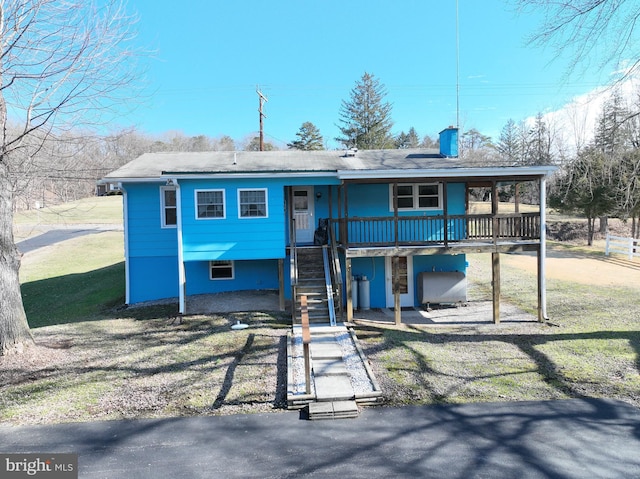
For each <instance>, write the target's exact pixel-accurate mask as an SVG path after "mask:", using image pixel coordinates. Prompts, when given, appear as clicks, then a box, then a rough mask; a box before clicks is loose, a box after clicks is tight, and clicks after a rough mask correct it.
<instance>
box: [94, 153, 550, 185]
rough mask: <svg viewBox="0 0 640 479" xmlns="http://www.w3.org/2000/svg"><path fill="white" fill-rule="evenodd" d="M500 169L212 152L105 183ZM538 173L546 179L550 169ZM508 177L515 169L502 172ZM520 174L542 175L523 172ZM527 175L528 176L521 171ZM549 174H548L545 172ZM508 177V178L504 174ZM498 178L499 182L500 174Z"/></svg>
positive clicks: (428, 160)
mask: <svg viewBox="0 0 640 479" xmlns="http://www.w3.org/2000/svg"><path fill="white" fill-rule="evenodd" d="M503 168H504V167H501V166H494V167H486V166H484V167H481V166H478V165H477V164H474V163H473V162H469V161H463V160H461V159H459V158H446V157H443V156H442V155H440V153H439V152H438V150H433V149H414V150H360V151H358V152H357V153H355V155H347V154H346V152H345V151H344V150H342V151H340V150H323V151H299V150H283V151H262V152H260V151H237V152H233V151H212V152H197V153H195V152H194V153H189V152H163V153H145V154H144V155H142V156H140V157H138V158H136V159H135V160H133V161H131V162H129V163H127V164H126V165H124V166H122V167H121V168H119V169H117V170H115V171H113V172H111V173H109V174H108V175H107V176H106V177H105V178H104V180H106V181H125V182H126V181H136V180H146V179H158V178H162V177H167V176H188V175H198V174H200V175H233V174H244V175H246V174H257V175H264V174H269V173H272V174H291V175H295V174H309V173H313V172H317V173H327V174H333V175H336V174H338V172H340V173H341V176H344V175H348V176H349V177H352V178H353V177H354V176H359V175H360V174H362V176H363V177H366V176H369V175H370V174H371V173H372V172H377V173H376V174H378V175H382V176H386V175H387V174H389V175H392V172H395V173H398V174H400V175H401V174H402V172H405V174H409V173H410V172H415V171H416V170H421V171H430V172H433V171H435V170H438V171H440V173H441V174H442V175H443V176H450V175H451V176H456V173H454V171H455V170H458V172H459V173H461V172H462V171H466V172H469V171H473V172H477V173H479V174H480V176H488V175H489V174H490V173H491V172H495V171H497V170H502V169H503ZM544 168H546V169H545V170H544V171H542V174H547V173H548V172H547V170H548V169H549V167H544ZM506 169H507V170H509V171H510V174H513V173H514V171H513V170H514V168H509V167H508V168H506ZM517 170H519V173H525V172H526V173H527V174H532V173H533V174H540V172H538V171H536V172H532V171H529V169H526V168H524V169H523V168H517ZM525 170H526V171H525ZM549 171H551V170H549ZM505 173H506V172H505ZM491 174H493V173H491ZM499 176H502V175H501V174H500V175H499Z"/></svg>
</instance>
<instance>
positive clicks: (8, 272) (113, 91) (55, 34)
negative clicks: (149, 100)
mask: <svg viewBox="0 0 640 479" xmlns="http://www.w3.org/2000/svg"><path fill="white" fill-rule="evenodd" d="M134 20H135V19H134V18H132V17H131V16H129V15H128V14H127V13H126V12H125V10H124V8H123V6H122V5H121V4H120V3H119V2H118V1H117V0H104V1H95V2H94V1H87V0H5V1H0V354H6V353H9V352H12V351H21V350H22V348H23V347H24V346H28V345H29V344H31V343H32V342H33V339H32V337H31V333H30V331H29V326H28V323H27V318H26V315H25V312H24V307H23V304H22V297H21V294H20V283H19V278H18V271H19V268H20V254H19V251H18V249H17V247H16V245H15V241H14V237H13V229H12V226H13V203H14V198H15V196H14V194H15V188H16V185H17V182H16V176H15V175H14V170H13V168H12V167H13V166H14V165H15V164H16V162H14V161H12V160H11V159H12V158H13V157H15V156H17V155H19V156H20V157H21V158H22V159H24V160H25V161H27V162H29V160H31V159H33V158H35V157H36V155H37V154H38V152H39V151H41V150H42V148H43V147H44V145H45V143H46V140H47V139H48V138H50V137H51V136H52V135H61V134H62V133H63V132H65V131H67V132H68V131H71V130H73V129H77V128H78V127H79V126H80V125H85V126H86V125H94V126H95V125H97V124H100V123H103V122H106V121H108V119H109V118H111V117H112V115H114V114H116V113H117V108H118V105H122V103H121V100H123V99H124V97H125V96H129V97H133V95H134V94H131V92H128V91H127V89H126V88H124V87H130V86H132V85H134V84H135V83H134V79H135V78H136V76H137V74H139V73H140V72H136V71H135V69H134V63H133V59H134V58H135V57H136V56H137V55H136V54H135V52H133V51H132V50H130V49H129V48H128V45H129V44H130V43H131V42H130V40H132V38H133V34H132V32H131V30H130V28H131V25H133V24H134V23H135V22H134ZM49 166H50V167H53V166H54V165H49ZM23 168H24V166H23Z"/></svg>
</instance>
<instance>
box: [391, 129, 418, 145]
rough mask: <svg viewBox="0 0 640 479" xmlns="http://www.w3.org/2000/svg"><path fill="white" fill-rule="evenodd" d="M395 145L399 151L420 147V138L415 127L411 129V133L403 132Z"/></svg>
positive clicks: (397, 137)
mask: <svg viewBox="0 0 640 479" xmlns="http://www.w3.org/2000/svg"><path fill="white" fill-rule="evenodd" d="M395 145H396V148H398V149H399V150H406V149H408V148H418V147H420V138H418V134H417V133H416V129H415V128H414V127H411V128H409V133H405V132H404V131H401V132H400V134H399V135H398V136H396V139H395Z"/></svg>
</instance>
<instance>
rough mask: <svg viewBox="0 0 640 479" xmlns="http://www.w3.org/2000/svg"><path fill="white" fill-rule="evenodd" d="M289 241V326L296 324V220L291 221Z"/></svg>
mask: <svg viewBox="0 0 640 479" xmlns="http://www.w3.org/2000/svg"><path fill="white" fill-rule="evenodd" d="M290 236H291V241H290V243H291V244H290V250H289V251H290V252H289V276H290V279H291V324H295V323H296V298H297V297H298V296H297V287H298V249H297V247H296V220H295V219H292V220H291V235H290Z"/></svg>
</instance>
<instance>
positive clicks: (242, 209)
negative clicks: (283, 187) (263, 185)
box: [238, 189, 268, 218]
mask: <svg viewBox="0 0 640 479" xmlns="http://www.w3.org/2000/svg"><path fill="white" fill-rule="evenodd" d="M267 211H268V205H267V190H266V189H255V190H245V189H239V190H238V217H240V218H266V217H267V216H268V214H267Z"/></svg>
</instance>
